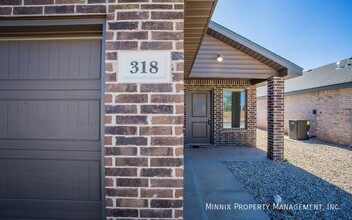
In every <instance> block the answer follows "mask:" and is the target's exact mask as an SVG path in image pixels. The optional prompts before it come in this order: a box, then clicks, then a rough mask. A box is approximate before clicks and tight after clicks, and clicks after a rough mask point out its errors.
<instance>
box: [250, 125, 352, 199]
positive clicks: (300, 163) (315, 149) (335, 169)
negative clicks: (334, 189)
mask: <svg viewBox="0 0 352 220" xmlns="http://www.w3.org/2000/svg"><path fill="white" fill-rule="evenodd" d="M257 147H258V148H260V149H262V150H264V151H266V147H267V132H266V131H263V130H259V129H258V130H257ZM285 158H286V159H287V160H288V161H289V162H290V163H291V164H293V165H295V166H297V167H300V168H302V169H304V170H306V171H308V172H310V173H312V174H314V175H316V176H318V177H320V178H322V179H324V180H325V181H327V182H329V183H331V184H333V185H336V186H338V187H340V188H342V189H343V190H345V191H347V192H349V193H352V149H351V148H350V149H349V148H347V147H346V146H343V145H337V144H332V143H327V142H325V141H322V140H320V139H318V138H311V139H309V140H305V141H296V140H291V139H289V138H288V137H287V136H285Z"/></svg>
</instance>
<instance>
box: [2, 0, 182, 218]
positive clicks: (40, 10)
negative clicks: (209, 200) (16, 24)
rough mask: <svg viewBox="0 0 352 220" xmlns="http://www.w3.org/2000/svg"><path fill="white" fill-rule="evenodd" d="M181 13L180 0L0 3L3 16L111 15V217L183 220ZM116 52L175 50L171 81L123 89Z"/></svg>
mask: <svg viewBox="0 0 352 220" xmlns="http://www.w3.org/2000/svg"><path fill="white" fill-rule="evenodd" d="M183 8H184V5H183V0H133V1H132V0H0V16H1V17H22V16H31V17H32V18H35V17H37V18H38V19H40V17H41V16H45V17H47V16H55V18H60V16H66V15H70V16H71V15H74V16H72V17H76V18H79V17H80V16H82V15H103V16H106V22H107V25H106V39H105V40H106V63H105V68H106V73H105V81H106V85H105V107H106V109H105V167H106V174H105V175H106V207H107V209H106V215H107V218H108V219H117V218H123V219H126V218H182V214H183V14H184V11H183ZM90 18H94V17H90ZM119 50H166V51H170V52H171V54H172V62H171V65H172V71H171V72H170V74H171V75H172V80H171V81H170V82H169V83H158V82H155V83H154V84H140V83H131V84H120V83H118V82H117V81H116V75H117V74H119V73H118V72H117V69H116V65H114V64H115V63H116V61H117V59H118V57H117V51H119Z"/></svg>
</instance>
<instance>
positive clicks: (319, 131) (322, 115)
mask: <svg viewBox="0 0 352 220" xmlns="http://www.w3.org/2000/svg"><path fill="white" fill-rule="evenodd" d="M285 105H286V108H285V132H286V133H288V121H289V119H309V120H311V123H312V125H311V129H310V133H311V135H316V136H317V137H318V138H320V139H322V140H326V141H328V142H333V143H338V144H344V145H350V144H351V138H352V137H351V135H352V121H351V120H352V116H351V112H352V88H344V89H334V90H325V91H319V92H311V93H302V94H297V95H288V96H285ZM266 106H267V99H266V98H260V99H258V127H259V128H264V129H266V128H267V126H266V125H267V121H266V118H267V117H266V116H267V113H266V111H265V109H266ZM313 110H317V114H316V116H314V114H313Z"/></svg>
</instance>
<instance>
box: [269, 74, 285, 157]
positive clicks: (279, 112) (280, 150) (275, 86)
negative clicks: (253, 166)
mask: <svg viewBox="0 0 352 220" xmlns="http://www.w3.org/2000/svg"><path fill="white" fill-rule="evenodd" d="M284 91H285V84H284V79H283V78H281V77H277V76H273V77H271V78H269V79H268V108H267V109H268V151H267V155H268V158H269V159H272V160H274V161H283V160H284V157H285V153H284V121H285V120H284V119H285V117H284V116H285V115H284V111H285V99H284Z"/></svg>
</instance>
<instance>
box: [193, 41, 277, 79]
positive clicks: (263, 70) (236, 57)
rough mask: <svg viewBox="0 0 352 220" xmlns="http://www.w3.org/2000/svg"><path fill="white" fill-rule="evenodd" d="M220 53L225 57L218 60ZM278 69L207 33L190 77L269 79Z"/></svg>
mask: <svg viewBox="0 0 352 220" xmlns="http://www.w3.org/2000/svg"><path fill="white" fill-rule="evenodd" d="M218 55H221V56H222V57H223V61H222V62H217V61H216V58H217V56H218ZM277 74H278V71H277V70H275V69H273V68H270V67H268V66H267V65H265V64H263V63H261V62H259V61H258V60H256V59H254V58H252V57H251V56H249V55H247V54H245V53H243V52H241V51H239V50H237V49H235V48H233V47H231V46H230V45H227V44H225V43H224V42H222V41H220V40H217V39H215V38H213V37H211V36H209V35H205V36H204V39H203V42H202V44H201V47H200V49H199V52H198V55H197V58H196V61H195V63H194V65H193V68H192V72H191V74H190V77H212V78H243V79H267V78H270V77H271V76H274V75H277Z"/></svg>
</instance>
